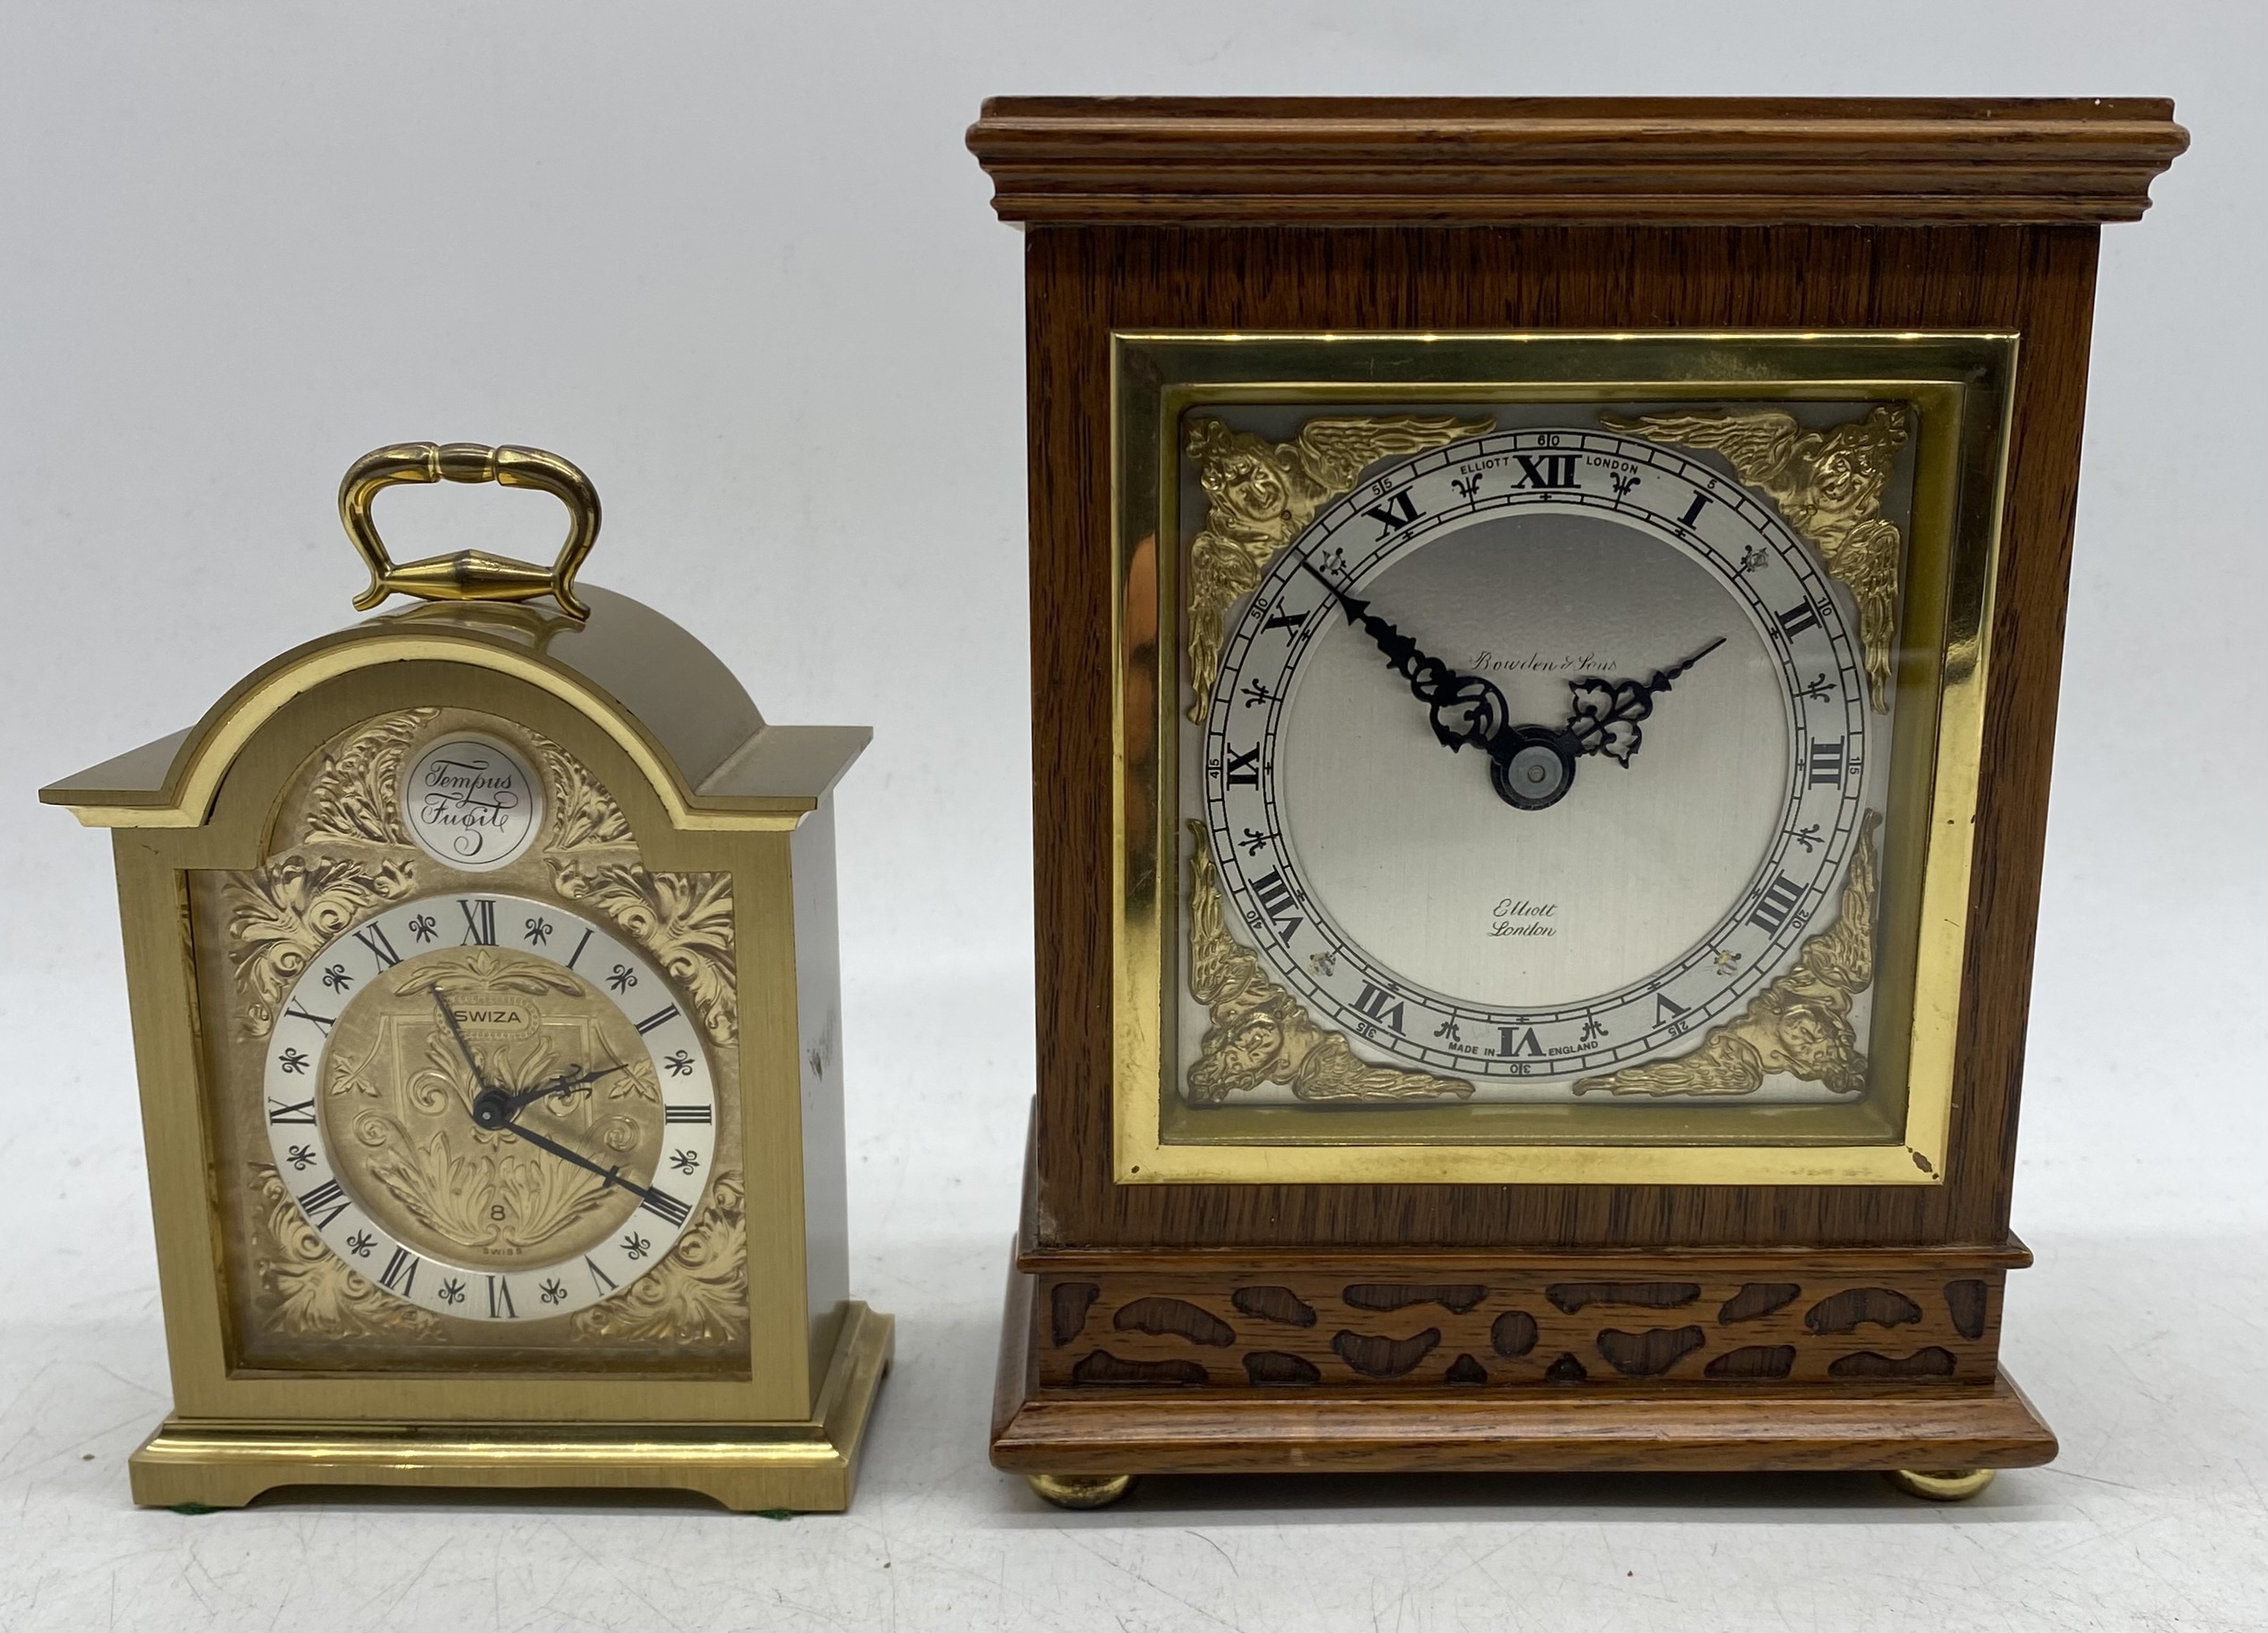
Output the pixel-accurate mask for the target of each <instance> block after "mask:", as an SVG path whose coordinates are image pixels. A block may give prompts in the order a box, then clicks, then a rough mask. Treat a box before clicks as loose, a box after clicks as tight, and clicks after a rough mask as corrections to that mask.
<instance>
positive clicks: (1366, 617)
mask: <svg viewBox="0 0 2268 1633" xmlns="http://www.w3.org/2000/svg"><path fill="white" fill-rule="evenodd" d="M1300 566H1302V567H1304V568H1306V569H1307V571H1308V572H1309V573H1311V574H1313V575H1314V580H1315V582H1316V583H1317V584H1320V585H1322V586H1323V588H1324V589H1326V590H1328V591H1329V592H1330V593H1331V595H1332V596H1333V597H1334V598H1335V599H1336V600H1337V602H1338V604H1339V607H1340V610H1342V611H1343V612H1344V613H1345V614H1346V621H1347V622H1349V623H1350V624H1359V625H1361V626H1362V629H1363V632H1364V633H1365V634H1366V635H1368V636H1370V638H1371V639H1372V640H1373V641H1374V642H1376V643H1377V644H1378V650H1379V651H1381V652H1383V653H1385V654H1386V663H1387V667H1388V668H1390V669H1392V670H1393V671H1394V673H1396V674H1398V675H1400V676H1401V677H1402V678H1403V680H1407V681H1408V682H1409V683H1410V691H1411V692H1412V693H1414V694H1415V695H1417V698H1418V702H1421V703H1423V704H1425V707H1426V709H1427V710H1429V711H1430V712H1431V714H1432V725H1433V735H1434V736H1435V737H1437V738H1439V739H1440V740H1441V744H1442V746H1443V747H1446V748H1448V749H1450V750H1452V751H1454V750H1456V749H1460V748H1462V747H1465V746H1466V745H1467V744H1471V745H1472V746H1473V747H1476V748H1479V749H1482V750H1484V751H1486V752H1488V753H1490V754H1491V757H1492V756H1493V754H1494V750H1493V749H1491V747H1490V745H1491V743H1493V742H1494V741H1495V740H1496V739H1498V738H1499V737H1500V736H1502V735H1503V732H1504V730H1505V728H1506V725H1509V724H1510V722H1511V711H1510V710H1509V709H1508V708H1506V704H1505V701H1504V694H1503V693H1502V692H1499V691H1498V690H1497V688H1496V687H1495V685H1494V683H1493V682H1491V681H1489V680H1484V679H1483V678H1482V677H1481V676H1479V675H1476V674H1466V673H1463V672H1462V671H1461V670H1456V669H1452V668H1451V667H1450V666H1448V665H1447V664H1445V663H1443V662H1442V661H1441V660H1440V658H1434V657H1432V656H1430V655H1429V654H1428V653H1426V652H1425V651H1422V650H1421V649H1420V648H1419V647H1418V643H1417V642H1415V641H1413V640H1411V639H1410V637H1409V636H1406V635H1404V634H1403V633H1402V631H1401V630H1399V629H1395V627H1394V626H1393V625H1392V624H1390V623H1388V622H1386V620H1385V619H1383V618H1381V617H1380V616H1378V614H1375V613H1373V612H1372V611H1371V610H1370V603H1369V602H1368V601H1364V600H1357V599H1356V598H1355V597H1353V596H1351V595H1349V594H1348V593H1347V592H1345V591H1344V590H1342V589H1340V588H1339V587H1338V585H1335V584H1333V583H1332V582H1331V581H1330V580H1329V578H1327V577H1324V576H1323V574H1322V572H1321V571H1320V570H1317V568H1316V566H1315V564H1314V563H1313V562H1310V561H1309V560H1307V557H1306V556H1304V555H1303V556H1301V557H1300Z"/></svg>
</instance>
